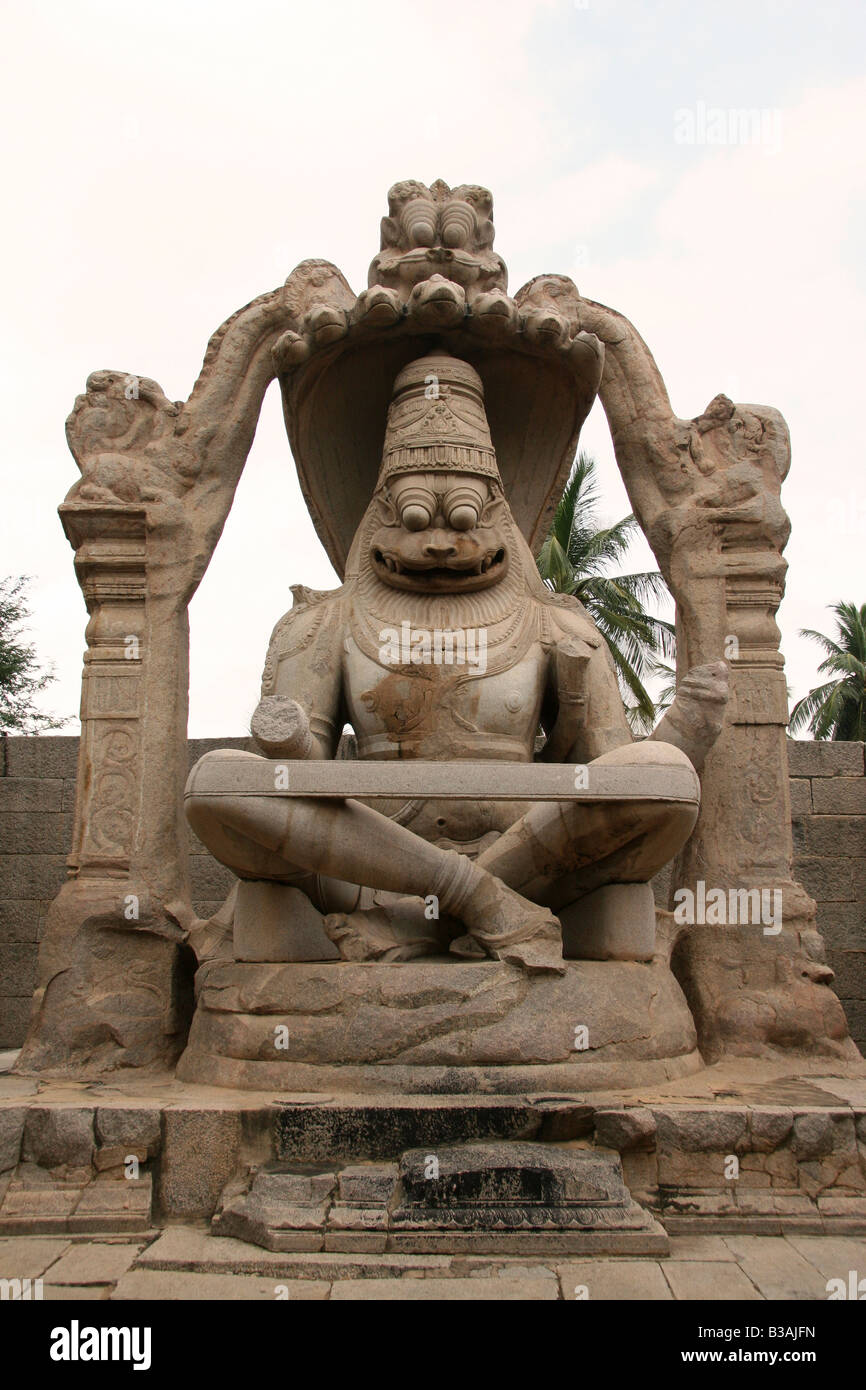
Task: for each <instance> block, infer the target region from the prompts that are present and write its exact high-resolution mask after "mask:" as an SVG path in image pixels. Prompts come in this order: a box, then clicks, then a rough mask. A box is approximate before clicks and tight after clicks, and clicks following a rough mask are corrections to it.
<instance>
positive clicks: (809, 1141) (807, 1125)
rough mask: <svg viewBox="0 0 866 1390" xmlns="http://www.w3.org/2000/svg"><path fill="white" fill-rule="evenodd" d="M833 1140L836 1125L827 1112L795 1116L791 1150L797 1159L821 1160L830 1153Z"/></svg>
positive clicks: (813, 1112) (833, 1145)
mask: <svg viewBox="0 0 866 1390" xmlns="http://www.w3.org/2000/svg"><path fill="white" fill-rule="evenodd" d="M835 1140H836V1124H835V1123H834V1119H833V1116H832V1115H831V1114H830V1113H829V1112H827V1111H820V1110H813V1111H811V1112H810V1113H809V1114H806V1115H797V1116H796V1118H795V1120H794V1133H793V1137H792V1140H791V1148H792V1150H793V1152H794V1154H795V1155H796V1156H797V1158H798V1159H813V1158H822V1157H824V1156H825V1155H826V1154H830V1153H832V1152H833V1149H834V1147H835Z"/></svg>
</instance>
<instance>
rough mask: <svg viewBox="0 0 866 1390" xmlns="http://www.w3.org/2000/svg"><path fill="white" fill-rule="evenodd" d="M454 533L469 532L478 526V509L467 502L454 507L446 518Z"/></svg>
mask: <svg viewBox="0 0 866 1390" xmlns="http://www.w3.org/2000/svg"><path fill="white" fill-rule="evenodd" d="M448 520H449V521H450V523H451V526H452V527H453V529H454V530H455V531H471V530H472V528H473V526H477V524H478V509H477V508H476V507H473V506H471V505H470V504H469V503H467V502H461V503H460V505H459V506H458V507H454V508H452V510H451V513H450V515H449V517H448Z"/></svg>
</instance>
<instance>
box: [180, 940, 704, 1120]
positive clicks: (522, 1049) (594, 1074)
mask: <svg viewBox="0 0 866 1390" xmlns="http://www.w3.org/2000/svg"><path fill="white" fill-rule="evenodd" d="M198 988H199V995H198V1007H197V1009H196V1015H195V1019H194V1021H193V1026H192V1030H191V1033H190V1041H189V1045H188V1047H187V1050H186V1052H185V1053H184V1054H183V1057H182V1058H181V1061H180V1064H179V1070H178V1075H179V1077H180V1078H182V1079H183V1080H185V1081H197V1082H209V1083H210V1084H212V1085H220V1086H235V1087H240V1088H243V1089H250V1088H257V1087H258V1088H262V1089H265V1088H276V1089H278V1090H280V1091H289V1090H292V1091H310V1092H316V1093H321V1092H322V1091H330V1090H340V1091H347V1090H357V1091H359V1092H362V1093H381V1092H388V1091H390V1092H404V1093H410V1094H411V1093H416V1094H417V1093H419V1092H421V1093H423V1092H437V1091H442V1092H451V1093H457V1094H459V1093H477V1092H487V1093H491V1092H493V1093H497V1092H498V1093H501V1094H516V1093H519V1092H521V1091H527V1090H528V1091H536V1092H537V1091H542V1090H547V1089H556V1090H558V1091H563V1092H565V1093H574V1092H575V1091H578V1090H581V1091H583V1090H587V1089H590V1088H594V1087H599V1086H619V1085H626V1084H628V1085H635V1084H638V1083H641V1082H644V1081H646V1082H649V1081H662V1080H665V1079H670V1078H672V1077H675V1076H683V1075H686V1074H688V1073H690V1072H692V1071H696V1070H697V1069H698V1068H699V1067H700V1066H701V1059H700V1055H699V1053H698V1051H697V1047H696V1036H695V1029H694V1024H693V1022H692V1017H691V1014H690V1012H689V1009H688V1005H687V1004H686V1001H685V998H684V996H683V994H682V991H681V990H680V987H679V985H678V984H677V982H676V980H675V979H674V977H673V975H672V973H671V971H670V969H669V967H668V965H667V963H666V962H665V961H664V960H662V959H661V958H658V957H657V958H656V959H655V960H653V961H652V962H651V963H649V964H642V963H639V962H636V961H616V960H607V961H571V962H568V964H567V968H566V972H565V975H564V976H561V977H559V976H553V975H544V976H531V975H527V974H526V973H525V972H524V971H521V970H518V969H516V968H515V967H513V966H509V965H506V964H504V963H503V962H498V961H484V962H479V963H478V964H475V963H466V962H459V961H450V960H447V959H442V960H424V961H409V962H406V963H403V964H383V963H379V962H365V963H349V962H339V963H333V964H332V963H330V962H322V963H291V964H251V963H247V964H244V963H238V962H214V963H213V964H211V965H209V966H204V967H202V969H201V970H200V971H199V975H198Z"/></svg>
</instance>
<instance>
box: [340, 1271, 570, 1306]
mask: <svg viewBox="0 0 866 1390" xmlns="http://www.w3.org/2000/svg"><path fill="white" fill-rule="evenodd" d="M556 1296H557V1289H556V1284H555V1282H554V1281H553V1280H551V1279H509V1278H508V1277H507V1276H503V1278H501V1279H496V1280H493V1279H359V1280H352V1281H351V1282H342V1281H337V1283H335V1284H334V1285H333V1286H332V1288H331V1301H332V1302H336V1303H359V1302H360V1303H385V1302H402V1303H409V1302H415V1303H417V1302H426V1301H427V1300H428V1299H433V1300H435V1301H436V1302H437V1303H438V1302H441V1303H450V1302H457V1303H498V1302H500V1301H502V1302H503V1303H515V1302H516V1303H522V1302H525V1301H526V1300H528V1299H531V1300H533V1301H537V1302H548V1301H551V1300H555V1299H556Z"/></svg>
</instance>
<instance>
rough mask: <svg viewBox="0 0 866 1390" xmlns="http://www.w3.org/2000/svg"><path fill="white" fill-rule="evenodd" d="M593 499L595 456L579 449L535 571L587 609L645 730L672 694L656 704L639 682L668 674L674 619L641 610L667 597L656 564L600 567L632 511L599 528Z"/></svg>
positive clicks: (622, 545) (626, 539) (621, 546)
mask: <svg viewBox="0 0 866 1390" xmlns="http://www.w3.org/2000/svg"><path fill="white" fill-rule="evenodd" d="M599 500H600V498H599V485H598V478H597V474H596V463H595V460H594V459H593V458H591V457H590V456H589V454H586V453H584V452H583V451H581V453H579V454H578V456H577V460H576V462H575V464H574V467H573V468H572V470H571V474H570V476H569V479H568V482H567V483H566V486H565V491H564V492H563V494H562V497H561V498H560V501H559V505H558V507H557V508H556V512H555V513H554V517H553V525H552V526H551V528H550V533H549V535H548V536H547V539H546V540H545V542H544V544H543V545H542V547H541V550H540V552H539V555H538V570H539V573H540V574H541V577H542V579H543V580H544V581H545V583H546V584H547V585H549V587H550V588H551V589H553V591H554V593H557V594H573V595H574V597H575V598H577V599H579V600H580V602H581V603H582V604H583V605H584V607H585V608H586V609H587V610H588V612H589V614H590V616H591V617H592V619H593V621H594V622H595V624H596V626H597V627H598V629H599V631H600V632H601V634H602V636H603V637H604V638H605V640H606V642H607V645H608V647H609V648H610V652H611V655H612V657H613V661H614V665H615V666H616V672H617V676H618V678H619V683H620V689H621V690H622V692H623V700H624V703H625V707H626V714H627V715H628V720H629V723H630V725H631V727H632V730H633V732H634V733H642V734H646V733H649V732H650V730H651V729H652V727H653V725H654V724H655V722H656V720H657V719H658V716H659V714H660V713H661V710H662V708H663V707H664V703H666V702H669V699H670V698H672V695H671V693H670V691H669V690H665V692H664V696H665V697H666V699H663V701H661V702H660V703H659V704H658V705H656V703H655V702H654V701H653V699H652V696H651V695H650V694H649V692H648V691H647V689H646V687H645V685H644V682H645V681H646V680H647V678H648V677H650V676H667V677H668V678H669V677H670V676H671V675H672V674H673V673H672V672H671V669H670V667H667V666H665V665H664V658H667V659H671V658H672V657H673V656H674V654H675V651H676V639H675V635H674V627H673V624H672V623H668V622H665V621H664V619H663V618H657V617H655V616H654V615H653V614H651V613H647V612H646V609H645V605H646V604H647V603H648V602H650V601H658V600H659V599H662V598H665V597H666V596H667V594H668V589H667V586H666V584H665V581H664V579H663V578H662V576H661V575H660V574H659V573H658V571H657V570H650V571H646V572H644V573H642V574H613V575H611V574H609V573H606V571H608V570H609V569H610V567H611V566H612V565H614V564H616V562H617V561H618V560H620V559H621V558H622V556H623V555H624V554H625V552H626V551H627V550H628V547H629V545H630V543H631V541H632V538H633V537H634V535H635V533H636V532H637V531H638V530H639V527H638V523H637V519H636V518H635V516H634V515H629V516H624V517H623V518H622V520H621V521H617V522H616V523H615V524H614V525H613V526H607V527H603V526H599V525H598V521H597V512H598V506H599ZM668 683H669V684H670V681H668Z"/></svg>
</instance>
